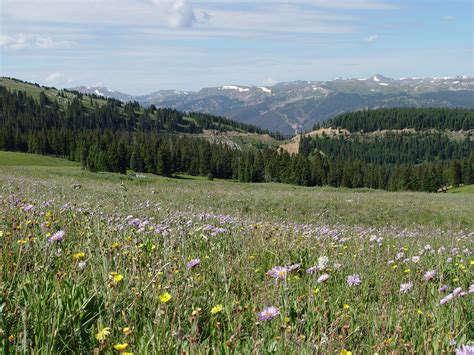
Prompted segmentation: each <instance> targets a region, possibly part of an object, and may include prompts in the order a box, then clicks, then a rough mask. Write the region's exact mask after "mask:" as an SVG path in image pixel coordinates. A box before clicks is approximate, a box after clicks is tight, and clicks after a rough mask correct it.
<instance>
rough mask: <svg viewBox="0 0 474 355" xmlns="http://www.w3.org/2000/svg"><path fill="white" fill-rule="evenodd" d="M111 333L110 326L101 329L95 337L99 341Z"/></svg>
mask: <svg viewBox="0 0 474 355" xmlns="http://www.w3.org/2000/svg"><path fill="white" fill-rule="evenodd" d="M109 335H110V328H108V327H106V328H102V329H101V330H99V331H98V332H97V334H96V335H95V338H96V339H97V340H98V341H104V340H105V339H106V338H107V337H108V336H109Z"/></svg>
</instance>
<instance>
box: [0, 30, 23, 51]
mask: <svg viewBox="0 0 474 355" xmlns="http://www.w3.org/2000/svg"><path fill="white" fill-rule="evenodd" d="M28 45H29V44H28V37H27V36H26V35H24V34H23V33H20V34H19V35H18V36H9V35H3V34H0V47H4V48H8V49H23V48H26V47H28Z"/></svg>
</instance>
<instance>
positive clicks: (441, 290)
mask: <svg viewBox="0 0 474 355" xmlns="http://www.w3.org/2000/svg"><path fill="white" fill-rule="evenodd" d="M447 289H448V285H443V286H441V287H440V288H438V292H444V291H446V290H447Z"/></svg>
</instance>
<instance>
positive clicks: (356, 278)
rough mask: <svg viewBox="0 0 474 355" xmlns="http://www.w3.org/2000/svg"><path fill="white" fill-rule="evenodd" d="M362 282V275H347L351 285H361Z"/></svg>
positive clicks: (348, 282)
mask: <svg viewBox="0 0 474 355" xmlns="http://www.w3.org/2000/svg"><path fill="white" fill-rule="evenodd" d="M361 283H362V280H361V279H360V276H359V275H357V274H354V275H349V276H347V284H348V285H349V286H351V287H352V286H359V285H360V284H361Z"/></svg>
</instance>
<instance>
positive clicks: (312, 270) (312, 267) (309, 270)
mask: <svg viewBox="0 0 474 355" xmlns="http://www.w3.org/2000/svg"><path fill="white" fill-rule="evenodd" d="M317 270H318V267H317V266H311V267H310V268H308V269H306V273H307V274H314V273H315V272H316V271H317Z"/></svg>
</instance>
